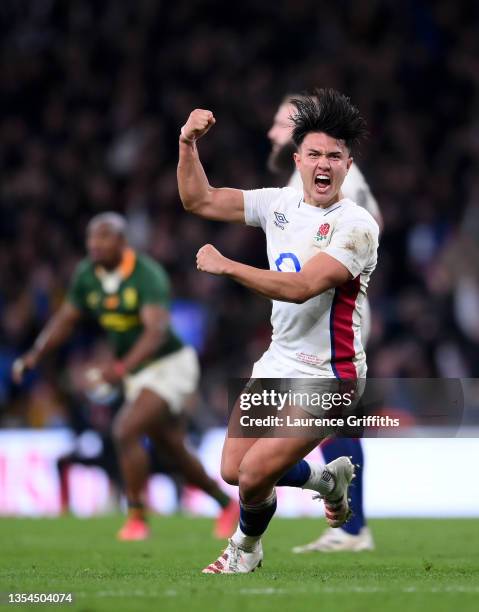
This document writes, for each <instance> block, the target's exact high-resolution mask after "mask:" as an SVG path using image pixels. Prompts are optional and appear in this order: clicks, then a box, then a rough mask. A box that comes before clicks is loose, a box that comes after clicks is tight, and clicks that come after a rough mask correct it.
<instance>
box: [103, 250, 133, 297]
mask: <svg viewBox="0 0 479 612" xmlns="http://www.w3.org/2000/svg"><path fill="white" fill-rule="evenodd" d="M135 264H136V253H135V251H134V250H133V249H130V248H127V249H125V250H124V251H123V256H122V258H121V262H120V264H119V265H118V266H117V267H116V268H115V269H114V270H112V271H111V272H109V271H108V270H105V268H104V267H103V266H95V274H96V276H97V277H98V279H99V280H100V282H101V285H102V288H103V291H104V292H105V293H116V292H117V291H118V289H119V287H120V285H121V283H122V282H123V281H124V280H125V279H127V278H128V277H129V276H131V275H132V274H133V270H134V269H135Z"/></svg>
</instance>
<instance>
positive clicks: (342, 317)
mask: <svg viewBox="0 0 479 612" xmlns="http://www.w3.org/2000/svg"><path fill="white" fill-rule="evenodd" d="M360 286H361V280H360V277H359V276H357V277H356V278H353V279H352V280H350V281H348V282H347V283H344V285H341V286H340V287H336V290H335V293H334V298H333V303H332V305H331V318H330V332H331V366H332V368H333V372H334V375H335V376H336V378H341V379H343V378H345V379H355V378H357V373H356V367H355V365H354V363H353V359H354V357H355V355H356V352H355V350H354V331H353V312H354V307H355V305H356V299H357V297H358V293H359V288H360Z"/></svg>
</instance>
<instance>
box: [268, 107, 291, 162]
mask: <svg viewBox="0 0 479 612" xmlns="http://www.w3.org/2000/svg"><path fill="white" fill-rule="evenodd" d="M294 110H295V109H294V106H293V105H292V104H282V105H281V106H280V107H279V108H278V112H277V113H276V115H275V116H274V119H273V125H272V126H271V127H270V129H269V132H268V138H269V139H270V141H271V153H272V154H274V153H275V152H276V151H278V150H279V149H281V147H283V146H284V145H285V144H287V143H288V142H289V141H290V140H291V132H292V130H293V122H292V121H291V119H290V117H291V115H293V114H294Z"/></svg>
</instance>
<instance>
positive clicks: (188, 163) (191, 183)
mask: <svg viewBox="0 0 479 612" xmlns="http://www.w3.org/2000/svg"><path fill="white" fill-rule="evenodd" d="M179 149H180V153H179V160H178V168H177V179H178V190H179V193H180V198H181V201H182V203H183V207H184V209H185V210H188V211H190V212H195V209H197V208H199V207H200V206H201V204H203V203H205V202H207V201H208V198H209V195H210V185H209V183H208V178H207V176H206V174H205V171H204V169H203V166H202V164H201V161H200V158H199V155H198V149H197V148H196V143H195V142H192V143H185V142H182V141H181V140H180V143H179Z"/></svg>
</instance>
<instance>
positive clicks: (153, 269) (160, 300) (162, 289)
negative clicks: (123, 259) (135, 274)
mask: <svg viewBox="0 0 479 612" xmlns="http://www.w3.org/2000/svg"><path fill="white" fill-rule="evenodd" d="M138 289H139V294H140V300H141V305H142V306H145V305H147V304H153V305H154V304H156V305H158V306H162V307H163V308H168V306H169V303H170V283H169V280H168V276H167V275H166V272H165V271H164V270H163V268H162V267H161V266H160V265H159V264H156V263H155V264H154V265H153V264H152V263H150V264H149V265H145V266H144V268H143V270H142V274H141V284H140V287H139V288H138Z"/></svg>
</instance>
